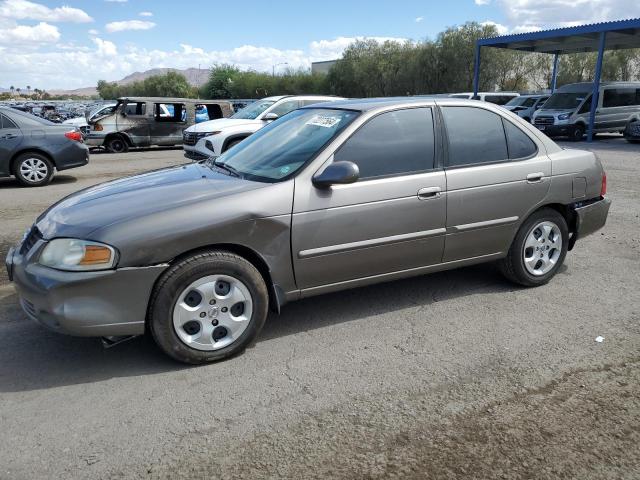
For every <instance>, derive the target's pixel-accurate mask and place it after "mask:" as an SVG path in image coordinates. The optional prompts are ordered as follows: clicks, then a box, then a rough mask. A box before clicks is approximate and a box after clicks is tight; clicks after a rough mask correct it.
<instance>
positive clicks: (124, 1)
mask: <svg viewBox="0 0 640 480" xmlns="http://www.w3.org/2000/svg"><path fill="white" fill-rule="evenodd" d="M104 1H105V2H109V3H127V2H128V1H129V0H104Z"/></svg>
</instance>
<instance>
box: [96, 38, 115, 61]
mask: <svg viewBox="0 0 640 480" xmlns="http://www.w3.org/2000/svg"><path fill="white" fill-rule="evenodd" d="M93 43H95V44H96V47H98V50H97V52H96V53H97V54H98V55H100V56H101V57H115V56H116V55H117V54H118V49H117V48H116V45H115V43H113V42H110V41H109V40H102V39H101V38H94V39H93Z"/></svg>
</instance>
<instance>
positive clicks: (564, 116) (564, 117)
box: [558, 112, 571, 120]
mask: <svg viewBox="0 0 640 480" xmlns="http://www.w3.org/2000/svg"><path fill="white" fill-rule="evenodd" d="M570 116H571V112H569V113H561V114H560V115H558V120H569V117H570Z"/></svg>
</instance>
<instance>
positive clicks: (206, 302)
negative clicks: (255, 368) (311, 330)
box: [149, 251, 269, 364]
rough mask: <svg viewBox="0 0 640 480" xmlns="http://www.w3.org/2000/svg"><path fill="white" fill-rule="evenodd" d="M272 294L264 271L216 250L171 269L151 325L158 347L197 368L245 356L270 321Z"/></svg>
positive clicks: (158, 291) (157, 294) (156, 298)
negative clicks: (263, 276) (269, 293)
mask: <svg viewBox="0 0 640 480" xmlns="http://www.w3.org/2000/svg"><path fill="white" fill-rule="evenodd" d="M268 304H269V296H268V292H267V287H266V285H265V282H264V280H263V278H262V275H260V272H258V270H257V269H256V268H255V267H254V266H253V265H252V264H251V263H250V262H248V261H247V260H245V259H244V258H242V257H240V256H238V255H235V254H233V253H230V252H224V251H210V252H204V253H200V254H197V255H193V256H191V257H188V258H186V259H184V260H182V261H181V262H179V263H177V264H176V265H174V266H173V267H171V268H170V269H169V270H168V271H167V272H166V273H165V274H164V276H163V277H162V279H161V280H160V282H159V283H158V285H157V287H156V289H155V291H154V295H153V297H152V302H151V308H150V311H149V313H150V318H149V326H150V329H151V333H152V334H153V338H154V340H155V341H156V343H157V344H158V346H159V347H160V348H161V349H162V350H163V351H164V352H165V353H166V354H168V355H170V356H171V357H173V358H174V359H176V360H178V361H181V362H184V363H191V364H199V363H206V362H213V361H216V360H222V359H224V358H227V357H229V356H231V355H234V354H236V353H239V352H241V351H242V350H244V349H245V348H246V347H247V345H249V344H250V343H251V341H253V340H254V339H255V337H256V336H257V335H258V333H259V332H260V330H261V329H262V326H263V325H264V322H265V320H266V317H267V311H268Z"/></svg>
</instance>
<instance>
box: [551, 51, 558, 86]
mask: <svg viewBox="0 0 640 480" xmlns="http://www.w3.org/2000/svg"><path fill="white" fill-rule="evenodd" d="M559 56H560V53H559V52H556V53H555V54H554V55H553V73H552V74H551V93H553V92H555V91H556V86H557V84H558V57H559Z"/></svg>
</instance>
